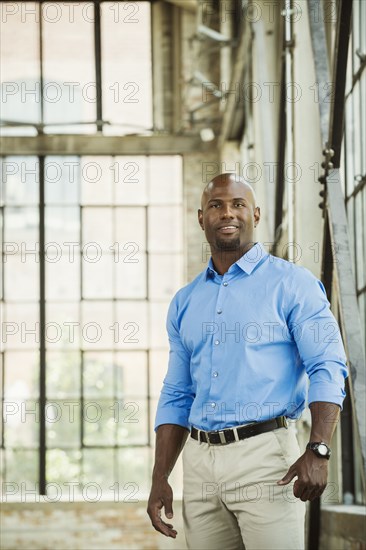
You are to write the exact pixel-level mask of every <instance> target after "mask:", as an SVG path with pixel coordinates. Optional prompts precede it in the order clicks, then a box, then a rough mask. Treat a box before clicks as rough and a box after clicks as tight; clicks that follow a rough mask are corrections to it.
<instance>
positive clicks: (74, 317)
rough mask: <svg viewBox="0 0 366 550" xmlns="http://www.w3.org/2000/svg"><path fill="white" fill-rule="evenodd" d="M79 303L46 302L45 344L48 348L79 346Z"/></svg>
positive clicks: (75, 347)
mask: <svg viewBox="0 0 366 550" xmlns="http://www.w3.org/2000/svg"><path fill="white" fill-rule="evenodd" d="M81 328H82V327H81V326H80V314H79V304H78V303H75V302H70V303H67V302H64V303H62V304H55V303H50V302H48V303H47V304H46V334H45V337H46V345H47V348H48V349H49V350H52V349H53V350H55V349H58V350H65V351H68V350H70V349H79V348H80V335H81Z"/></svg>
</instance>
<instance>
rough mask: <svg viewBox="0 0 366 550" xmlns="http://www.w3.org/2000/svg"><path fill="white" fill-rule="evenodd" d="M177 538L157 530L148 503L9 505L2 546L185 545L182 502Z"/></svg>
mask: <svg viewBox="0 0 366 550" xmlns="http://www.w3.org/2000/svg"><path fill="white" fill-rule="evenodd" d="M174 514H175V517H174V521H173V525H174V527H175V528H176V529H177V531H178V537H177V539H175V540H174V539H168V538H167V537H164V536H163V535H160V534H159V533H157V532H156V531H155V530H154V528H153V527H152V526H151V524H150V520H149V518H148V516H147V514H146V502H138V503H132V502H131V503H114V502H97V503H90V502H73V503H69V502H54V503H49V502H48V503H45V502H37V503H31V502H29V503H8V504H2V506H1V543H0V548H1V550H14V549H17V550H51V549H52V550H117V549H118V550H125V549H126V550H129V549H132V548H134V549H137V550H145V549H146V550H147V549H148V550H163V549H168V548H175V549H176V550H183V549H185V548H186V545H185V539H184V533H183V526H182V512H181V503H180V502H179V501H176V502H175V504H174Z"/></svg>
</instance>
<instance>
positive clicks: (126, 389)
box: [115, 351, 148, 399]
mask: <svg viewBox="0 0 366 550" xmlns="http://www.w3.org/2000/svg"><path fill="white" fill-rule="evenodd" d="M115 361H116V366H117V396H118V398H122V397H124V398H125V399H127V398H129V397H145V396H146V395H147V393H148V387H147V355H146V352H144V351H128V352H123V351H120V352H118V353H116V359H115Z"/></svg>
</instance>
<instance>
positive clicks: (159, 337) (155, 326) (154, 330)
mask: <svg viewBox="0 0 366 550" xmlns="http://www.w3.org/2000/svg"><path fill="white" fill-rule="evenodd" d="M168 307H169V303H168V302H166V303H160V302H155V303H154V302H150V304H149V312H150V323H149V328H150V347H151V348H153V349H154V348H166V347H167V346H168V336H167V333H166V329H165V324H166V317H167V314H168Z"/></svg>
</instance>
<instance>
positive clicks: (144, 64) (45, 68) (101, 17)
mask: <svg viewBox="0 0 366 550" xmlns="http://www.w3.org/2000/svg"><path fill="white" fill-rule="evenodd" d="M0 10H1V56H0V63H1V73H2V74H1V98H2V99H1V126H2V128H1V133H2V135H36V134H37V132H38V133H79V134H80V133H82V134H93V133H95V132H96V131H98V132H102V133H103V134H105V135H128V134H131V133H132V134H136V133H142V132H145V133H148V132H149V131H150V130H152V125H153V123H152V76H151V32H150V3H149V2H99V1H98V2H1V4H0ZM131 43H133V55H131V48H130V45H131Z"/></svg>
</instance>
